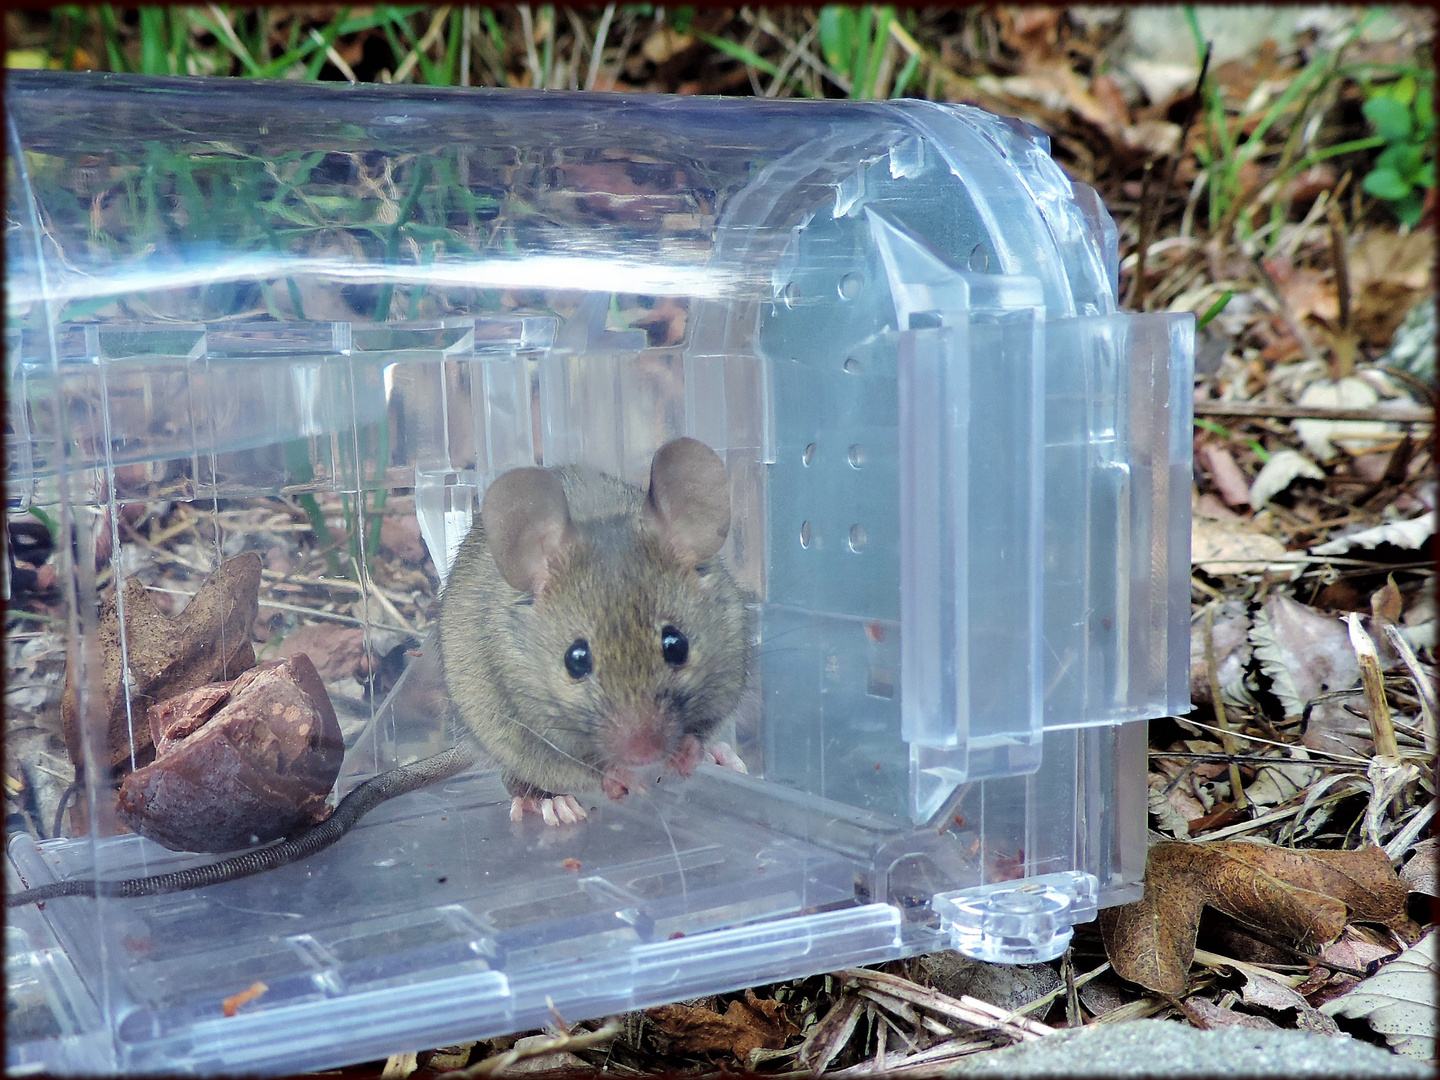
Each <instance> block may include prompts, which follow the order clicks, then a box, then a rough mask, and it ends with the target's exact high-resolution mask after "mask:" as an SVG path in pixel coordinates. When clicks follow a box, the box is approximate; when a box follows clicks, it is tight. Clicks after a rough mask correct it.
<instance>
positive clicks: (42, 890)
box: [5, 744, 475, 908]
mask: <svg viewBox="0 0 1440 1080" xmlns="http://www.w3.org/2000/svg"><path fill="white" fill-rule="evenodd" d="M474 762H475V752H474V751H473V750H472V749H470V747H468V746H465V745H463V744H462V745H457V746H452V747H451V748H450V749H449V750H446V751H444V752H443V753H439V754H436V755H435V756H434V757H428V758H423V759H421V760H420V761H415V762H411V763H410V764H409V765H402V766H401V767H399V768H397V769H391V770H389V771H388V772H383V773H381V774H380V775H379V776H373V777H371V778H370V779H369V780H366V781H365V782H364V783H363V784H361V785H360V786H359V787H357V788H356V789H355V790H354V791H352V792H350V794H348V795H346V796H345V798H343V799H341V800H340V804H339V805H338V806H337V807H335V812H334V813H333V814H331V815H330V816H329V817H328V818H326V819H325V820H324V821H321V822H318V823H316V824H314V825H311V826H310V827H309V828H307V829H305V830H304V831H303V832H299V833H296V834H295V835H294V836H292V837H290V838H288V839H286V840H282V841H280V842H279V843H277V844H272V845H271V846H269V847H265V848H258V849H256V850H255V851H247V852H245V853H244V854H241V855H232V856H231V857H230V858H228V859H221V860H219V861H218V862H213V863H207V864H206V865H204V866H195V867H191V868H190V869H188V870H176V871H174V872H172V873H168V874H155V875H153V876H151V877H143V878H129V879H127V880H125V881H95V880H93V879H85V880H76V881H59V882H55V883H54V884H52V885H41V886H39V887H37V888H34V889H26V890H25V891H23V892H18V893H11V894H10V895H8V896H6V897H5V906H6V907H7V908H10V907H19V906H21V905H22V904H35V903H40V902H42V901H45V900H53V899H55V898H56V897H59V896H119V897H130V896H157V895H159V894H161V893H171V892H183V891H185V890H186V889H200V888H204V887H205V886H208V885H219V884H220V883H221V882H225V881H234V880H235V879H236V878H242V877H249V876H250V875H252V874H259V873H263V872H264V871H266V870H273V869H275V868H276V867H278V866H285V865H287V864H289V863H292V862H298V861H300V860H301V859H307V858H309V857H310V856H311V855H314V854H316V853H317V852H320V851H324V850H325V849H326V848H328V847H329V846H330V845H331V844H333V843H335V842H336V841H337V840H339V839H340V838H341V837H342V836H344V835H345V834H346V833H348V832H349V831H350V830H351V829H353V828H354V827H355V824H356V822H358V821H359V820H360V819H361V818H362V817H364V816H365V815H366V814H368V813H369V812H370V811H371V810H373V809H375V807H377V806H379V805H380V804H381V803H382V802H387V801H389V800H390V799H393V798H395V797H397V796H399V795H404V794H407V793H408V792H411V791H415V790H417V789H419V788H422V787H427V786H428V785H430V784H434V783H436V782H438V781H440V780H447V779H449V778H450V777H452V776H454V775H455V774H456V773H459V772H462V771H464V770H465V769H466V768H468V767H469V766H470V765H472V764H474Z"/></svg>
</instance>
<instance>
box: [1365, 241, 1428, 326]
mask: <svg viewBox="0 0 1440 1080" xmlns="http://www.w3.org/2000/svg"><path fill="white" fill-rule="evenodd" d="M1434 261H1435V235H1434V233H1433V232H1432V231H1431V230H1429V229H1417V230H1416V231H1414V232H1412V233H1410V234H1409V235H1408V236H1401V235H1400V234H1399V233H1396V232H1390V231H1388V230H1383V229H1376V230H1372V231H1371V232H1368V233H1366V234H1365V235H1364V236H1362V237H1361V238H1360V240H1359V241H1358V242H1357V243H1356V244H1355V245H1354V247H1353V248H1351V250H1350V254H1349V268H1350V289H1351V294H1352V295H1353V297H1354V300H1353V302H1352V310H1351V320H1350V321H1351V325H1352V326H1353V327H1354V328H1355V330H1356V331H1357V332H1358V334H1359V336H1360V340H1361V341H1362V342H1363V343H1364V344H1366V345H1373V346H1376V347H1379V348H1383V347H1384V346H1386V345H1389V344H1390V340H1391V338H1393V337H1394V336H1395V328H1396V327H1398V326H1399V325H1400V324H1401V322H1403V321H1404V319H1405V316H1406V315H1407V314H1408V313H1409V311H1410V308H1411V307H1412V306H1413V305H1414V303H1415V300H1416V299H1417V298H1418V297H1419V296H1420V294H1421V293H1423V292H1424V291H1425V290H1426V289H1427V288H1429V287H1430V277H1431V271H1432V267H1433V265H1434Z"/></svg>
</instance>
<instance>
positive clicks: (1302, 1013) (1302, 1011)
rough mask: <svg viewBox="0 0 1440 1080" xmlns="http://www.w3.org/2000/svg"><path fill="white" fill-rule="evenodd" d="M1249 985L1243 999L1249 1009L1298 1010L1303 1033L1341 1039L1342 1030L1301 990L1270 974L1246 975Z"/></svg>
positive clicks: (1247, 984) (1246, 984)
mask: <svg viewBox="0 0 1440 1080" xmlns="http://www.w3.org/2000/svg"><path fill="white" fill-rule="evenodd" d="M1241 974H1243V975H1244V976H1245V985H1244V987H1243V988H1242V989H1241V991H1240V993H1241V996H1242V997H1243V998H1244V1000H1245V1004H1246V1005H1259V1006H1260V1007H1261V1008H1265V1009H1274V1010H1275V1011H1276V1012H1286V1011H1288V1010H1290V1009H1294V1010H1295V1026H1296V1027H1298V1028H1300V1029H1301V1030H1303V1031H1315V1032H1318V1033H1320V1034H1321V1035H1339V1034H1340V1026H1339V1025H1338V1024H1336V1023H1335V1021H1334V1020H1332V1019H1331V1018H1330V1017H1328V1016H1326V1015H1325V1014H1324V1013H1322V1012H1320V1011H1319V1010H1318V1009H1316V1008H1314V1007H1313V1006H1311V1004H1310V1003H1309V1002H1308V1001H1306V1000H1305V998H1304V997H1303V996H1301V994H1300V993H1299V991H1298V990H1295V989H1293V988H1292V987H1291V986H1290V985H1289V984H1287V983H1284V982H1282V981H1281V980H1280V979H1279V978H1277V977H1274V976H1271V975H1270V974H1269V973H1268V972H1264V971H1263V969H1262V970H1260V971H1254V970H1252V971H1244V972H1242V973H1241Z"/></svg>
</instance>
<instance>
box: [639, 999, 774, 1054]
mask: <svg viewBox="0 0 1440 1080" xmlns="http://www.w3.org/2000/svg"><path fill="white" fill-rule="evenodd" d="M646 1015H647V1016H649V1017H650V1019H651V1020H652V1021H653V1022H654V1024H655V1026H656V1027H657V1028H659V1029H660V1031H661V1032H663V1033H664V1035H665V1036H666V1038H667V1040H668V1041H669V1042H670V1045H671V1047H672V1048H673V1049H674V1050H677V1051H679V1052H681V1053H688V1054H730V1055H733V1056H734V1057H735V1058H736V1059H738V1060H739V1061H745V1060H747V1059H748V1058H749V1056H750V1051H751V1050H755V1049H759V1048H763V1049H766V1050H779V1049H780V1048H781V1047H783V1046H784V1045H785V1042H786V1040H787V1039H789V1038H790V1037H791V1036H792V1035H796V1034H798V1033H799V1028H797V1027H796V1026H795V1025H794V1023H792V1022H791V1020H790V1018H789V1017H788V1016H786V1015H785V1008H784V1006H783V1005H782V1004H781V1003H780V1002H778V1001H771V1000H769V999H767V998H758V997H756V996H755V991H754V990H746V991H745V998H744V1000H743V1001H741V1000H735V1001H732V1002H730V1006H729V1007H728V1008H727V1009H726V1010H725V1013H724V1015H721V1014H720V1013H718V1012H716V1011H715V1010H714V1009H707V1008H702V1007H696V1006H692V1005H661V1006H660V1007H659V1008H655V1009H649V1010H647V1011H646Z"/></svg>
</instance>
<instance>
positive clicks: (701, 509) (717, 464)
mask: <svg viewBox="0 0 1440 1080" xmlns="http://www.w3.org/2000/svg"><path fill="white" fill-rule="evenodd" d="M645 520H646V522H647V523H648V524H649V525H650V527H651V528H653V529H655V531H656V532H657V533H658V534H659V535H660V537H661V539H663V540H665V541H666V542H667V543H669V545H670V546H671V548H673V549H674V551H675V552H676V554H678V555H680V556H681V557H682V558H684V559H688V560H690V561H693V562H697V563H698V562H701V561H703V560H705V559H708V558H710V556H711V555H714V554H715V553H716V552H717V551H719V550H720V545H721V544H723V543H725V536H726V534H727V533H729V532H730V479H729V477H727V476H726V475H725V463H724V462H723V461H721V460H720V455H719V454H717V453H715V451H714V450H711V449H710V447H708V446H706V445H705V444H704V443H702V442H697V441H696V440H694V439H673V440H671V441H670V442H668V443H666V444H665V445H664V446H662V447H660V449H659V450H657V451H655V458H654V460H653V461H651V462H650V495H649V498H648V499H647V500H646V503H645Z"/></svg>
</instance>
